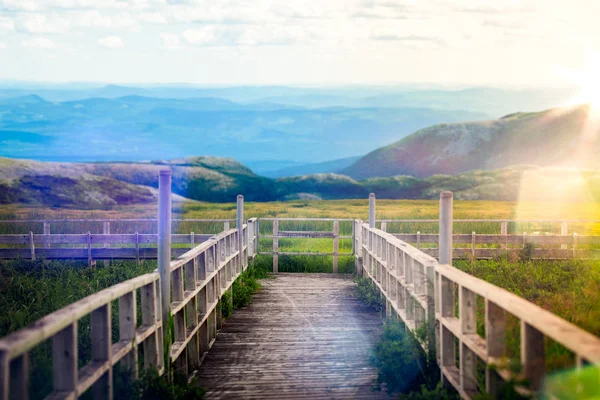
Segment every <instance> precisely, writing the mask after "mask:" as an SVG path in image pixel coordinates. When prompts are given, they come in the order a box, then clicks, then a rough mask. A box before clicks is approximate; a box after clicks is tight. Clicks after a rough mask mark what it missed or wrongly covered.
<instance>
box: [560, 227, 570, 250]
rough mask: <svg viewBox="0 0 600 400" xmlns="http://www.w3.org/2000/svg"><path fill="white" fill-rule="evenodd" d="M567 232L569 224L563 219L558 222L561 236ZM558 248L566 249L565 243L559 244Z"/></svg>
mask: <svg viewBox="0 0 600 400" xmlns="http://www.w3.org/2000/svg"><path fill="white" fill-rule="evenodd" d="M568 234H569V224H568V223H567V221H563V222H562V223H561V224H560V235H561V236H567V235H568ZM560 248H561V249H562V250H566V249H567V245H566V244H561V245H560Z"/></svg>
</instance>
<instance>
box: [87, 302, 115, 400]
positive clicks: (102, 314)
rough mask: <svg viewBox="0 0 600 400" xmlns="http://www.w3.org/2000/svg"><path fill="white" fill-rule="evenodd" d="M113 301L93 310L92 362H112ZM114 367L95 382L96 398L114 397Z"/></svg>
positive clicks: (94, 393)
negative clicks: (111, 311) (111, 310)
mask: <svg viewBox="0 0 600 400" xmlns="http://www.w3.org/2000/svg"><path fill="white" fill-rule="evenodd" d="M110 308H111V303H108V304H105V305H103V306H101V307H99V308H98V309H96V310H94V311H92V363H105V362H110V359H111V356H112V351H111V344H112V339H111V313H110ZM112 385H113V382H112V367H110V368H108V371H106V372H105V373H104V374H102V375H101V376H100V378H99V379H98V380H97V381H96V382H95V383H94V384H93V386H92V393H93V396H94V399H98V400H102V399H108V400H112V398H113V387H112Z"/></svg>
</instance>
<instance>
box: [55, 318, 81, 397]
mask: <svg viewBox="0 0 600 400" xmlns="http://www.w3.org/2000/svg"><path fill="white" fill-rule="evenodd" d="M77 360H78V357H77V322H73V323H72V324H70V325H68V326H67V327H66V328H64V329H62V330H61V331H60V332H58V333H57V334H56V335H54V336H53V337H52V369H53V371H54V390H55V391H58V392H66V393H71V392H74V391H75V388H76V387H77V381H78V366H77Z"/></svg>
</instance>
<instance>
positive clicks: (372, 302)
mask: <svg viewBox="0 0 600 400" xmlns="http://www.w3.org/2000/svg"><path fill="white" fill-rule="evenodd" d="M355 281H356V297H358V299H359V300H360V301H362V302H363V303H364V304H365V305H366V306H367V307H369V308H371V309H372V310H373V311H376V312H378V313H381V311H382V310H383V308H384V307H385V301H384V300H383V298H382V296H381V294H380V293H379V290H378V289H377V286H375V284H374V283H373V281H372V280H371V279H369V278H362V277H356V279H355Z"/></svg>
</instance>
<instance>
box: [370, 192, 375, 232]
mask: <svg viewBox="0 0 600 400" xmlns="http://www.w3.org/2000/svg"><path fill="white" fill-rule="evenodd" d="M369 228H375V193H371V194H369Z"/></svg>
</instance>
